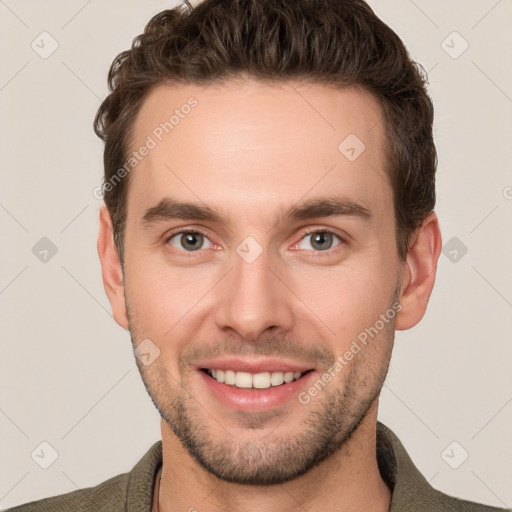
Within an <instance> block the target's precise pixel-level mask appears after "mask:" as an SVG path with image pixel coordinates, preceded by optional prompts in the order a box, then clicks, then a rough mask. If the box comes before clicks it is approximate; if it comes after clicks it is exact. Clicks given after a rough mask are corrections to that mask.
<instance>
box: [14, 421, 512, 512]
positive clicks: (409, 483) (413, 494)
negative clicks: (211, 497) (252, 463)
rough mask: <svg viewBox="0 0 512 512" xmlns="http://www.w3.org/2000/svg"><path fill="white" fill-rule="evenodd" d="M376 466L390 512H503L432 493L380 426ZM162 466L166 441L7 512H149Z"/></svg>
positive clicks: (397, 443) (392, 437)
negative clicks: (103, 474)
mask: <svg viewBox="0 0 512 512" xmlns="http://www.w3.org/2000/svg"><path fill="white" fill-rule="evenodd" d="M377 460H378V464H379V469H380V472H381V475H382V478H383V479H384V480H385V482H386V483H387V484H388V486H389V487H390V489H392V491H393V496H392V500H391V508H390V512H445V511H450V512H452V511H453V512H492V511H499V510H501V511H503V510H505V509H500V508H495V507H491V506H488V505H480V504H478V503H473V502H470V501H465V500H461V499H458V498H454V497H451V496H448V495H446V494H443V493H442V492H440V491H437V490H436V489H434V488H433V487H432V486H431V485H430V484H429V483H428V482H427V480H426V479H425V478H424V477H423V475H422V474H421V473H420V472H419V470H418V469H417V468H416V466H415V465H414V463H413V462H412V460H411V459H410V457H409V455H408V454H407V452H406V450H405V448H404V446H403V445H402V443H401V442H400V440H399V439H398V437H397V436H396V435H395V434H394V433H393V432H392V431H391V430H390V429H389V428H388V427H386V426H385V425H383V424H382V423H380V422H379V423H377ZM161 465H162V441H158V442H156V443H155V444H153V446H152V447H151V448H150V449H149V450H148V452H147V453H146V454H145V455H144V456H143V457H142V459H140V461H139V462H138V463H137V464H136V465H135V466H134V467H133V469H132V470H131V471H130V472H129V473H123V474H121V475H118V476H115V477H113V478H110V479H109V480H106V481H105V482H103V483H101V484H99V485H97V486H96V487H88V488H85V489H80V490H78V491H73V492H70V493H67V494H61V495H59V496H54V497H51V498H46V499H42V500H38V501H32V502H31V503H26V504H25V505H20V506H17V507H14V508H10V509H8V511H7V512H151V507H152V502H153V489H154V486H155V478H156V474H157V472H158V470H159V468H160V467H161ZM508 510H510V509H508Z"/></svg>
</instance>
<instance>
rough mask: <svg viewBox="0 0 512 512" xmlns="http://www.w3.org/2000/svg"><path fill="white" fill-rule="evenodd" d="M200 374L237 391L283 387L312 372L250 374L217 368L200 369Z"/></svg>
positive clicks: (310, 370)
mask: <svg viewBox="0 0 512 512" xmlns="http://www.w3.org/2000/svg"><path fill="white" fill-rule="evenodd" d="M200 370H201V371H202V372H204V373H205V374H206V375H208V376H209V377H211V378H212V379H214V380H216V381H217V382H219V383H221V384H226V385H227V386H231V387H234V388H238V389H253V390H257V389H269V388H276V387H279V386H283V385H284V384H288V383H290V382H293V381H296V380H299V379H300V378H301V377H303V376H304V375H306V374H308V373H310V372H312V371H313V369H309V370H305V371H285V370H283V371H263V372H258V373H250V372H243V371H236V370H221V369H219V368H201V369H200Z"/></svg>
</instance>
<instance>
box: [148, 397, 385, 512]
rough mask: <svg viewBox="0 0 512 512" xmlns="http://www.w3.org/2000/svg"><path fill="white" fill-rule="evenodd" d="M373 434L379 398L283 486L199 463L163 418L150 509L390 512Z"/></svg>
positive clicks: (202, 511)
mask: <svg viewBox="0 0 512 512" xmlns="http://www.w3.org/2000/svg"><path fill="white" fill-rule="evenodd" d="M376 433H377V402H376V403H375V404H374V405H373V406H372V408H371V409H370V410H369V411H368V414H367V415H366V416H365V418H364V419H363V421H362V422H361V423H360V424H359V426H358V428H357V429H356V431H354V432H353V433H352V435H351V436H350V439H349V440H348V441H347V442H346V443H345V444H344V445H343V446H342V447H341V448H340V450H338V451H337V452H336V453H335V454H333V455H331V456H330V457H329V458H328V459H326V460H325V461H324V462H322V463H321V464H319V465H318V466H316V467H314V468H313V469H311V470H310V471H308V472H307V473H306V474H304V475H301V476H299V477H297V478H296V479H294V480H291V481H289V482H286V483H284V484H281V485H272V486H257V485H240V484H233V483H229V482H224V481H223V480H220V479H218V478H217V477H215V476H213V475H212V474H210V473H209V472H207V471H206V470H204V469H203V468H202V467H201V466H199V465H198V464H197V462H196V461H195V460H194V459H193V458H192V457H191V456H190V454H189V453H188V452H187V451H186V450H185V449H184V448H183V446H182V445H181V443H180V442H179V440H178V439H177V438H176V436H175V435H174V433H173V432H172V430H171V429H170V428H169V427H168V425H167V424H166V423H165V422H164V421H163V420H162V453H163V466H162V468H161V479H160V472H159V474H158V475H157V481H156V486H155V495H154V507H153V510H154V511H158V512H169V511H171V510H191V511H194V510H200V511H201V512H214V511H218V510H237V511H240V512H249V511H252V510H258V511H261V512H277V511H279V512H292V511H294V512H295V511H296V510H297V506H298V504H299V505H300V506H301V508H303V509H305V510H350V511H353V512H362V511H371V512H388V511H389V507H390V503H391V491H390V490H389V488H388V487H387V485H386V484H385V482H384V481H383V479H382V477H381V475H380V472H379V468H378V465H377V458H376Z"/></svg>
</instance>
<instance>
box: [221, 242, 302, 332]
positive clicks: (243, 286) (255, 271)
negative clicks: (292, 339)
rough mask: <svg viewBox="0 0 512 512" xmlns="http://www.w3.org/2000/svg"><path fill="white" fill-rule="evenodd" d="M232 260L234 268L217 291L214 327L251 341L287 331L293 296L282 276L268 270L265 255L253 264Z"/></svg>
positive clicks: (274, 270)
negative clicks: (269, 333) (270, 333)
mask: <svg viewBox="0 0 512 512" xmlns="http://www.w3.org/2000/svg"><path fill="white" fill-rule="evenodd" d="M233 260H234V261H233V265H234V268H233V269H232V270H231V272H229V274H228V275H227V276H226V279H224V280H223V281H222V286H220V287H219V289H218V290H217V294H218V300H217V307H216V311H215V321H216V324H217V327H218V328H219V329H220V330H222V331H230V330H231V331H236V332H237V333H238V335H239V336H240V337H242V338H243V339H246V340H252V341H255V340H257V339H259V338H260V336H262V335H263V334H264V333H265V331H267V330H268V331H273V334H276V333H277V332H286V331H289V330H290V329H291V327H292V325H293V319H294V316H293V294H292V293H291V292H290V290H289V289H288V288H287V286H286V285H285V284H284V283H285V282H286V279H284V276H283V275H280V272H279V271H278V270H276V269H274V268H271V265H270V264H269V261H268V258H267V256H266V252H265V251H264V252H263V253H262V254H261V255H260V256H259V257H258V258H257V259H256V260H255V261H253V262H252V263H248V262H247V261H245V260H244V259H243V258H242V257H240V256H239V255H238V254H235V255H234V258H233Z"/></svg>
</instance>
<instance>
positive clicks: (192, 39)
mask: <svg viewBox="0 0 512 512" xmlns="http://www.w3.org/2000/svg"><path fill="white" fill-rule="evenodd" d="M243 76H250V77H254V78H257V79H261V80H270V81H274V82H278V81H280V82H285V81H286V80H292V79H299V80H305V81H308V82H313V83H318V84H325V85H334V86H336V87H339V88H342V87H348V86H359V87H362V88H364V89H365V90H368V91H370V92H371V93H373V94H374V95H376V97H377V98H378V99H379V100H380V104H381V105H382V107H383V111H384V114H385V128H386V134H387V162H386V167H387V168H386V172H387V173H388V176H389V178H390V183H391V187H392V190H393V197H394V205H395V220H396V239H397V249H398V254H399V256H400V258H401V259H402V260H403V259H405V257H406V256H407V251H408V246H409V239H410V235H411V233H413V232H414V231H415V230H416V229H417V228H418V227H419V226H420V225H421V222H422V221H423V219H424V218H425V217H426V216H427V215H428V214H429V213H430V212H431V211H432V210H433V208H434V205H435V172H436V167H437V155H436V149H435V146H434V142H433V136H432V123H433V116H434V111H433V106H432V101H431V99H430V97H429V96H428V94H427V89H426V85H427V78H426V73H425V72H424V70H423V68H422V67H421V66H420V65H419V64H417V63H415V62H414V61H412V60H411V58H410V56H409V54H408V52H407V50H406V48H405V46H404V45H403V43H402V41H401V40H400V38H399V37H398V36H397V35H396V34H395V32H393V30H391V29H390V28H389V27H388V26H387V25H386V24H385V23H384V22H382V21H381V20H380V19H379V18H378V17H377V16H376V15H375V13H374V12H373V10H372V9H371V8H370V7H369V6H368V4H367V3H366V2H364V1H363V0H203V1H202V2H201V3H199V4H198V5H196V6H195V7H192V6H191V5H190V3H189V2H185V3H184V4H180V5H179V6H177V7H175V8H173V9H169V10H165V11H162V12H161V13H159V14H157V15H155V16H154V17H153V18H152V19H151V20H150V21H149V23H148V24H147V25H146V27H145V29H144V33H142V34H141V35H139V36H137V37H136V38H135V39H134V41H133V44H132V47H131V48H130V49H129V50H126V51H124V52H122V53H120V54H119V55H118V56H117V57H116V58H115V59H114V61H113V63H112V66H111V68H110V71H109V76H108V83H109V88H110V91H111V92H110V94H109V95H108V96H107V98H106V99H105V100H104V101H103V103H102V104H101V106H100V108H99V110H98V112H97V114H96V118H95V120H94V129H95V132H96V134H97V135H98V136H99V137H100V138H102V139H103V141H104V142H105V150H104V167H105V175H104V183H107V182H109V180H111V179H112V178H113V177H114V175H115V174H116V172H117V171H118V170H119V169H120V168H121V167H122V166H123V165H124V163H125V161H126V155H127V152H128V148H129V146H130V142H131V137H132V135H133V124H134V120H135V117H136V115H137V113H138V112H139V110H140V107H141V105H142V103H143V101H144V99H145V98H146V97H147V95H148V93H149V91H150V89H152V88H153V87H154V86H156V85H159V84H162V83H167V82H175V83H191V84H198V85H203V84H209V83H213V82H216V81H217V82H220V81H223V80H229V79H230V78H236V77H243ZM340 142H341V141H340ZM127 178H129V175H127V176H126V179H123V180H120V182H119V183H117V184H116V186H113V187H109V190H106V189H104V200H105V204H106V206H107V208H108V211H109V213H110V215H111V217H112V223H113V230H114V242H115V245H116V249H117V251H118V254H119V256H120V260H121V263H122V262H123V259H124V258H123V238H124V224H125V221H126V197H127V189H128V184H129V179H127Z"/></svg>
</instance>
